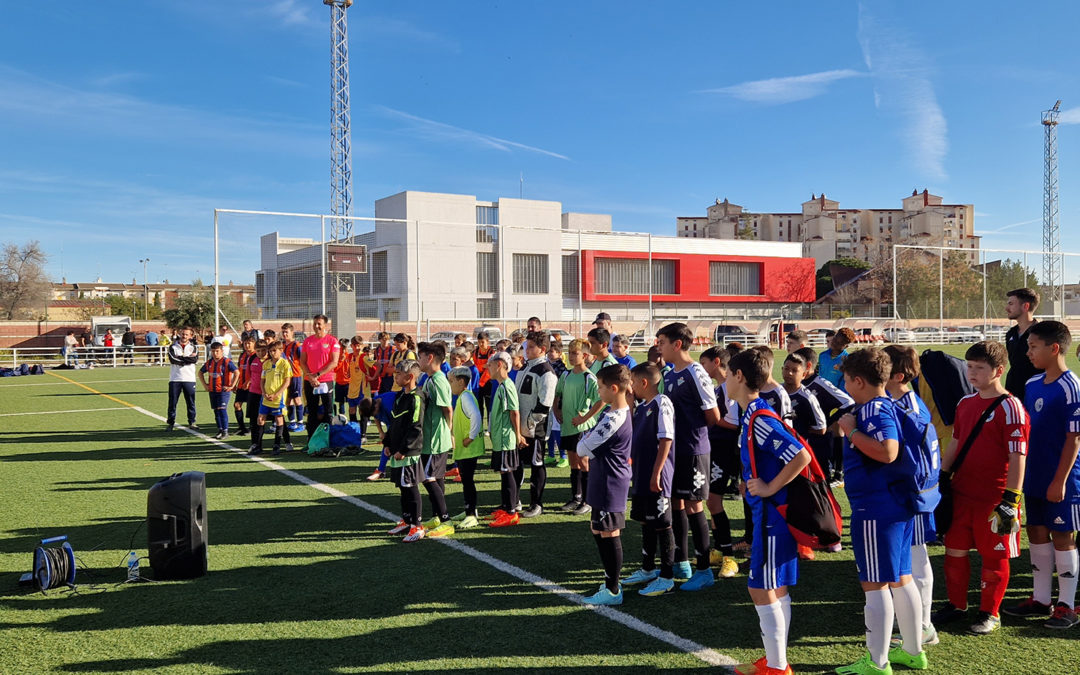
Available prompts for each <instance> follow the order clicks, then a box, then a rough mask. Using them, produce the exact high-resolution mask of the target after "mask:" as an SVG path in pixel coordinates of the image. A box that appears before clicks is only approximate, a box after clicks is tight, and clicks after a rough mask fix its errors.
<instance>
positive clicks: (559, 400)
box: [199, 320, 1080, 675]
mask: <svg viewBox="0 0 1080 675" xmlns="http://www.w3.org/2000/svg"><path fill="white" fill-rule="evenodd" d="M536 325H537V327H538V326H539V320H536ZM530 328H532V325H531V323H530ZM848 333H850V331H843V330H842V331H840V332H838V333H837V334H836V335H834V336H832V338H831V339H830V343H829V348H828V349H827V350H826V351H824V352H822V353H821V354H818V353H816V352H815V351H814V350H813V349H810V348H809V347H807V346H806V341H807V336H806V334H805V333H803V332H801V331H794V332H792V333H791V334H790V335H789V336H788V337H787V344H786V346H787V354H786V356H785V359H784V361H783V364H782V367H781V373H782V382H777V381H776V380H775V379H773V358H774V357H773V351H772V350H771V349H770V348H768V347H764V346H758V347H751V348H748V349H743V348H742V347H741V345H738V344H735V345H728V346H725V347H712V348H709V349H707V350H706V351H705V352H703V353H702V354H701V356H700V358H699V359H698V360H695V359H693V358H692V357H691V355H690V352H689V347H690V345H691V344H692V342H693V335H692V333H691V331H690V330H689V329H688V328H687V326H686V325H685V324H681V323H672V324H668V325H666V326H664V327H663V328H661V329H660V330H659V331H658V332H657V333H656V338H657V341H656V345H655V346H653V347H652V348H650V349H649V352H648V356H647V358H646V360H645V361H643V362H642V363H640V364H639V363H635V362H634V360H633V358H632V357H630V356H629V354H628V353H627V344H626V342H625V340H623V339H620V338H618V337H617V336H616V337H614V338H613V337H612V336H611V334H610V333H609V331H608V330H607V329H606V328H605V327H604V325H603V324H602V323H600V321H598V322H597V327H596V328H594V329H593V330H591V331H590V332H589V334H588V336H587V339H576V340H573V341H571V342H570V343H569V344H568V345H565V346H564V345H562V344H561V343H560V342H558V341H552V340H551V339H550V337H549V335H548V334H547V333H545V332H543V331H541V330H532V331H530V332H527V333H522V334H518V335H515V336H514V337H513V339H510V340H502V341H499V342H497V343H495V344H491V342H490V341H489V340H488V338H487V336H485V335H484V334H483V333H481V334H480V335H479V336H478V339H477V342H476V344H475V345H473V344H471V343H470V342H469V341H468V338H467V336H465V335H460V336H458V337H457V338H456V339H455V341H454V344H453V345H449V344H447V343H445V342H441V341H437V342H423V343H420V344H419V345H417V344H415V343H414V342H413V341H412V339H411V338H410V337H409V336H407V335H404V334H398V335H396V336H394V337H393V345H392V344H391V336H390V335H388V334H386V333H382V334H380V335H379V345H378V346H376V347H374V348H371V347H368V346H365V344H364V341H363V340H362V339H361V338H359V337H355V338H353V339H352V340H351V342H349V343H346V342H345V341H342V344H341V346H342V354H343V355H345V356H344V357H343V358H342V360H341V362H340V364H339V366H338V367H337V369H336V371H335V380H334V382H335V385H336V388H335V389H336V396H335V404H334V405H335V409H336V410H337V412H338V414H339V415H344V414H345V411H346V410H347V411H348V418H349V420H351V421H360V423H361V424H362V426H363V428H366V427H367V424H368V420H370V419H373V420H374V421H375V422H376V426H377V428H378V431H379V437H380V441H381V445H382V448H383V452H382V459H381V462H380V465H379V468H378V469H377V470H376V471H375V472H374V473H373V474H372V475H371V476H370V477H369V479H370V480H379V479H381V478H383V476H384V475H385V474H386V470H387V466H388V467H389V477H390V479H391V482H392V483H393V485H395V486H396V488H397V489H398V490H399V492H400V496H401V521H400V522H399V523H398V524H397V525H395V526H394V527H393V528H392V529H391V530H390V534H393V535H403V540H404V541H406V542H414V541H418V540H420V539H423V538H425V537H440V536H447V535H452V534H454V533H455V532H456V531H457V530H460V529H470V528H475V527H478V526H480V525H481V524H485V523H486V524H487V525H488V526H490V527H508V526H513V525H517V524H519V523H520V521H521V519H522V518H532V517H535V516H539V515H541V514H542V513H544V512H545V511H544V509H545V503H544V495H545V487H546V483H547V468H548V467H549V466H551V465H559V466H569V468H570V491H569V499H568V501H567V502H566V503H565V504H563V505H562V506H561V507H560V509H559V510H560V511H562V512H565V513H568V514H573V515H577V516H586V515H587V516H589V528H590V531H591V533H592V535H593V537H594V539H595V542H596V545H597V549H598V553H599V557H600V560H601V566H602V568H603V573H604V578H603V583H602V584H601V586H600V588H599V589H598V590H597V591H596V592H595V593H593V594H591V595H589V596H588V597H586V598H585V599H584V601H585V602H586V603H587V604H620V603H622V602H623V588H624V587H628V586H640V590H639V593H640V595H643V596H647V597H651V596H659V595H663V594H665V593H668V592H671V591H672V590H674V589H676V588H678V589H679V590H680V591H688V592H693V591H700V590H702V589H705V588H707V587H709V586H712V585H713V584H714V582H715V579H716V578H717V575H714V573H713V571H712V569H711V567H712V566H716V567H718V568H719V572H718V576H719V577H720V578H730V577H733V576H736V575H737V574H739V571H740V568H739V565H738V563H737V562H736V560H735V554H736V552H737V551H739V550H742V551H745V552H746V553H747V554H748V555H749V562H748V564H747V565H746V566H744V568H743V571H744V572H745V573H746V575H747V585H748V588H749V594H750V598H751V600H752V602H753V604H754V606H755V609H756V612H757V614H758V621H759V625H760V628H761V635H762V641H763V645H764V648H765V656H764V657H762V658H761V659H760V660H759V661H757V662H756V663H754V664H750V665H746V666H740V667H739V669H738V670H737V672H739V673H744V674H748V673H759V674H761V675H777V674H782V673H790V672H791V668H790V666H789V665H788V662H787V656H786V649H787V637H788V634H789V630H790V625H791V621H792V610H791V607H792V603H791V590H792V587H793V586H794V585H795V584H796V583H797V581H798V569H799V561H800V559H802V560H812V559H813V558H814V556H815V552H814V550H813V549H810V548H808V547H803V546H801V545H798V544H797V543H796V541H795V538H794V537H793V535H792V533H791V531H790V529H789V527H788V526H787V523H786V522H785V519H784V517H783V515H782V513H783V509H782V508H781V507H782V506H783V505H784V504H785V503H786V500H787V490H788V487H789V484H790V483H791V482H792V481H793V480H794V479H795V478H796V477H797V476H799V475H805V472H806V470H807V467H808V466H809V465H810V464H811V463H812V462H814V463H815V464H817V465H819V466H820V467H821V469H822V471H823V473H824V475H825V476H826V478H827V480H830V481H831V482H830V483H829V485H830V486H831V487H832V488H835V489H839V488H840V487H843V488H844V490H845V492H846V494H847V498H848V501H849V503H850V508H851V514H850V525H849V533H850V539H851V546H852V548H853V553H854V557H855V569H853V570H852V577H853V578H855V577H857V578H858V580H859V583H860V585H861V587H862V590H863V593H864V607H863V614H864V619H865V626H866V652H865V654H864V655H863V657H862V658H860V659H859V660H858V661H856V662H855V663H853V664H851V665H848V666H843V667H841V668H838V669H837V672H838V673H844V674H859V675H865V674H880V673H889V672H892V665H895V664H899V665H903V666H905V667H907V668H912V669H925V668H927V667H928V659H927V653H926V650H925V647H926V646H928V645H933V644H936V643H937V642H938V635H937V631H936V628H935V625H936V626H940V625H942V624H946V623H951V622H956V621H961V620H966V621H967V622H968V631H969V632H970V633H972V634H977V635H983V634H987V633H990V632H992V631H993V630H995V629H996V628H997V627H998V625H1000V618H999V617H1000V614H999V610H1000V608H1001V603H1002V599H1003V597H1004V594H1005V589H1006V587H1007V584H1008V581H1009V559H1010V558H1013V557H1016V556H1018V555H1019V550H1020V545H1019V543H1020V542H1019V529H1020V500H1021V496H1023V498H1024V508H1025V510H1026V516H1027V527H1028V538H1029V541H1030V556H1031V562H1032V568H1033V575H1034V588H1033V592H1032V595H1031V597H1030V598H1029V599H1028V600H1027V601H1025V602H1024V603H1021V604H1020V605H1018V606H1016V607H1012V608H1007V609H1005V610H1004V611H1006V613H1009V614H1012V615H1014V616H1018V617H1043V618H1044V619H1045V621H1046V626H1048V627H1051V628H1070V627H1072V626H1075V625H1076V624H1077V623H1078V620H1077V615H1076V612H1075V594H1076V586H1077V574H1078V573H1080V569H1078V568H1080V565H1078V559H1077V550H1076V538H1075V534H1076V530H1077V529H1080V464H1078V462H1077V452H1078V448H1080V378H1077V376H1076V375H1074V374H1073V373H1072V372H1070V371H1069V370H1067V368H1066V367H1065V361H1064V354H1065V352H1066V350H1067V349H1068V347H1069V345H1070V341H1071V336H1070V334H1069V331H1068V329H1067V328H1066V327H1065V326H1064V324H1061V323H1058V322H1054V321H1044V322H1039V323H1037V324H1034V325H1032V326H1030V328H1029V329H1028V332H1027V341H1028V350H1027V354H1028V357H1029V358H1030V360H1031V364H1032V365H1033V366H1034V367H1035V368H1036V372H1037V373H1038V374H1036V375H1034V376H1033V377H1031V379H1029V380H1028V382H1027V385H1026V391H1025V395H1024V399H1023V400H1021V399H1020V398H1018V397H1016V396H1013V395H1011V394H1009V393H1008V392H1007V391H1006V390H1005V388H1004V387H1003V385H1002V382H1001V378H1002V375H1003V373H1004V371H1005V366H1006V365H1007V363H1008V358H1009V353H1008V352H1007V351H1006V348H1005V346H1003V345H1001V344H1000V343H997V342H993V341H984V342H980V343H977V344H975V345H973V346H972V347H971V348H970V349H968V350H967V354H966V361H967V379H968V381H969V382H970V384H971V385H972V386H973V387H974V388H975V390H976V391H975V393H974V394H971V395H970V396H967V397H966V398H964V399H962V400H961V401H960V403H959V405H958V406H957V409H956V415H955V427H954V428H953V430H952V440H951V441H950V442H949V444H948V447H947V448H945V449H943V450H941V451H940V452H939V448H938V441H937V435H936V433H935V427H934V424H933V421H932V419H931V414H930V410H929V408H928V407H927V405H926V404H925V403H924V402H923V401H922V400H921V399H920V398H919V396H918V394H917V393H916V392H915V391H914V389H913V388H912V386H911V385H912V382H913V381H914V380H916V378H918V377H919V376H920V363H919V357H918V355H917V354H916V352H915V351H914V350H913V349H911V348H910V347H902V346H890V347H887V348H885V349H880V348H876V347H866V348H863V349H857V350H851V351H850V352H849V351H848V350H847V346H848V345H849V344H850V343H851V342H852V336H851V335H849V334H848ZM282 337H283V338H284V339H283V341H278V340H276V339H275V338H274V336H271V337H270V338H266V337H264V338H263V339H259V340H256V339H255V336H254V335H247V334H245V335H244V337H243V341H242V344H243V352H242V353H241V355H240V356H239V358H238V365H234V364H233V363H232V362H231V361H230V360H229V359H228V358H227V357H226V356H225V355H224V354H223V350H222V349H221V346H220V345H215V346H212V348H211V350H210V358H209V359H208V360H207V361H206V363H204V364H203V366H202V368H201V369H200V371H199V373H200V374H199V377H200V380H201V381H202V383H203V386H204V387H205V388H206V390H207V391H208V392H209V394H210V399H211V407H212V408H213V410H214V413H215V420H216V421H217V426H218V436H217V437H218V438H224V437H226V436H227V435H228V433H229V430H228V427H229V419H228V406H229V395H230V393H231V392H233V391H235V392H236V401H235V404H234V406H235V411H236V420H237V423H238V425H239V427H240V429H239V431H240V433H242V434H243V433H248V428H250V433H251V435H252V437H251V441H252V442H251V447H250V449H249V452H250V453H251V454H259V453H260V452H262V451H263V444H262V435H263V431H262V430H263V425H264V423H265V422H266V421H268V420H269V421H272V422H273V425H274V433H275V437H274V453H275V454H277V453H278V452H280V451H281V449H282V447H284V449H285V450H286V451H288V450H291V449H292V446H291V443H290V436H289V431H290V430H294V429H295V428H296V427H295V425H296V420H300V419H302V412H301V410H302V408H300V409H297V408H298V407H299V406H302V405H303V400H302V399H301V400H300V401H299V402H297V401H296V397H294V396H293V394H294V393H295V391H294V388H293V384H294V381H293V378H294V377H295V372H296V371H295V365H294V364H295V361H296V358H297V356H296V354H297V353H298V352H299V350H300V349H302V346H297V347H295V348H290V347H289V345H290V338H291V326H289V325H288V324H286V325H285V326H283V327H282ZM611 347H614V349H613V350H611V349H610V348H611ZM612 352H614V353H612ZM1038 371H1042V372H1038ZM245 405H246V408H245ZM245 413H246V414H245ZM485 417H486V419H485ZM290 427H291V428H290ZM1029 437H1030V442H1029ZM488 445H490V450H489V449H488ZM489 453H490V454H489ZM939 458H940V465H939V464H938V461H939ZM489 459H490V463H489V462H488V460H489ZM487 468H490V470H492V471H493V472H495V473H497V474H498V476H499V481H500V498H499V504H498V506H497V508H493V509H492V510H491V511H490V512H488V513H482V512H481V504H480V503H479V498H478V492H477V487H476V476H477V472H478V471H482V470H484V469H487ZM939 471H940V476H941V484H942V486H943V488H942V489H941V491H942V492H943V493H945V494H946V496H947V497H948V502H947V504H948V506H943V507H942V508H944V509H945V514H944V516H947V517H944V520H938V521H936V520H935V517H934V510H935V509H934V506H935V505H936V503H937V493H938V491H939V488H938V485H937V483H938V473H939ZM526 474H527V475H526ZM449 477H453V478H454V479H456V480H457V481H459V482H460V483H461V494H462V500H461V501H462V502H463V508H462V510H461V512H460V513H458V514H457V515H451V507H450V505H449V503H450V501H456V500H449V499H448V497H447V491H446V480H447V478H449ZM526 478H527V479H528V496H527V504H528V505H527V507H523V501H525V500H524V498H523V495H521V492H520V491H521V490H523V489H524V487H525V485H526V482H525V481H526ZM919 481H923V483H920V482H919ZM421 485H423V487H424V489H425V491H426V492H427V494H428V497H429V502H430V507H431V510H432V514H431V515H432V517H431V518H430V519H429V520H428V521H426V522H425V521H424V520H423V504H422V500H421V496H420V486H421ZM735 486H737V487H738V490H739V492H740V493H741V495H742V498H743V500H744V514H745V516H744V530H745V531H744V534H743V539H742V540H741V541H738V542H736V541H734V539H733V536H732V528H731V523H730V521H729V518H728V515H727V513H726V512H725V507H724V498H725V496H728V497H730V496H731V492H732V490H733V489H734V487H735ZM927 486H931V487H929V488H927ZM946 488H947V489H946ZM931 492H932V493H933V499H930V498H929V497H928V494H930V493H931ZM628 504H629V509H630V513H629V516H630V519H631V520H632V521H635V522H637V523H640V526H641V532H642V557H641V564H640V567H638V568H637V569H635V570H634V571H633V572H632V573H631V574H630V575H629V576H627V577H625V578H624V577H623V576H622V571H623V570H622V568H623V547H622V540H621V533H622V531H623V530H624V529H625V527H626V524H627V518H626V515H627V514H626V510H627V506H628ZM492 506H495V505H494V504H493V505H492ZM706 509H707V510H706ZM938 516H939V517H943V516H942V510H941V509H940V508H939V509H938ZM710 520H711V526H710ZM939 539H940V540H943V541H944V544H945V566H944V568H945V587H946V595H947V602H946V603H944V604H943V605H942V606H941V607H940V608H939V609H938V610H937V611H936V612H934V611H932V609H931V603H932V599H933V584H934V579H933V572H932V567H931V565H930V558H929V555H928V552H927V548H926V546H927V544H929V543H931V542H934V541H936V540H939ZM691 546H692V549H691ZM971 549H974V550H976V551H977V552H978V553H979V555H980V556H981V558H982V571H981V573H980V574H981V601H980V603H979V609H978V612H977V613H976V614H975V615H974V616H973V617H969V616H968V614H967V588H968V584H969V577H970V574H971V565H970V562H969V559H968V552H969V550H971ZM823 550H826V551H834V552H835V551H838V550H840V545H839V544H834V545H831V546H830V547H827V548H825V549H823ZM657 554H659V564H657V560H656V558H657ZM1055 567H1056V570H1057V572H1058V575H1057V576H1058V596H1057V603H1056V604H1055V603H1053V602H1052V597H1051V590H1052V579H1053V571H1054V569H1055ZM677 584H678V585H677ZM894 622H895V624H896V625H897V626H898V627H899V637H893V635H892V631H893V626H894Z"/></svg>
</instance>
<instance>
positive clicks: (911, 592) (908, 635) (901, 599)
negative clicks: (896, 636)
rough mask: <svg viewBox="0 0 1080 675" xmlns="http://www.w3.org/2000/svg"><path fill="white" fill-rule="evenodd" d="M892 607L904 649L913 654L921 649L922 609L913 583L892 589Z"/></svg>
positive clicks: (917, 591)
mask: <svg viewBox="0 0 1080 675" xmlns="http://www.w3.org/2000/svg"><path fill="white" fill-rule="evenodd" d="M892 596H893V609H894V610H895V611H896V623H897V624H898V625H899V626H900V637H902V638H904V651H905V652H907V653H908V654H911V655H912V656H915V655H916V654H918V653H919V652H921V651H922V611H921V609H922V608H921V606H920V598H919V589H918V588H916V587H915V584H914V583H910V584H904V585H903V586H900V587H899V588H893V589H892Z"/></svg>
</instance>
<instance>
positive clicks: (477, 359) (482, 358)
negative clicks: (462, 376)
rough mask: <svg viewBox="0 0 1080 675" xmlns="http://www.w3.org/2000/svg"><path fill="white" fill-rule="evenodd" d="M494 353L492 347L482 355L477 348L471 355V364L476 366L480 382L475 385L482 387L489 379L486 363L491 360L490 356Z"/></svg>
mask: <svg viewBox="0 0 1080 675" xmlns="http://www.w3.org/2000/svg"><path fill="white" fill-rule="evenodd" d="M494 353H495V348H494V347H488V350H487V351H486V352H484V353H483V354H481V353H480V348H479V347H477V348H476V351H474V352H473V353H472V362H473V364H475V365H476V369H477V370H479V371H480V380H479V382H478V383H477V384H478V386H481V387H482V386H484V385H485V384H487V383H488V380H490V379H491V374H490V373H488V369H487V362H488V359H490V358H491V355H492V354H494Z"/></svg>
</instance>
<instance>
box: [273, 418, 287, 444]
mask: <svg viewBox="0 0 1080 675" xmlns="http://www.w3.org/2000/svg"><path fill="white" fill-rule="evenodd" d="M284 428H285V425H284V424H282V425H280V426H279V425H277V424H275V425H274V449H275V450H277V449H278V448H280V447H281V430H282V429H284Z"/></svg>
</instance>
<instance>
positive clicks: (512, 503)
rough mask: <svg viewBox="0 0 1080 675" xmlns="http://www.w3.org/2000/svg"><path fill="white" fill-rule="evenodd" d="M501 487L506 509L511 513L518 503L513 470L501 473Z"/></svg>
mask: <svg viewBox="0 0 1080 675" xmlns="http://www.w3.org/2000/svg"><path fill="white" fill-rule="evenodd" d="M502 489H503V494H504V496H505V499H506V510H507V512H509V513H513V512H514V511H515V510H516V509H517V503H518V484H517V480H516V479H515V478H514V474H513V472H507V473H504V474H502Z"/></svg>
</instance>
